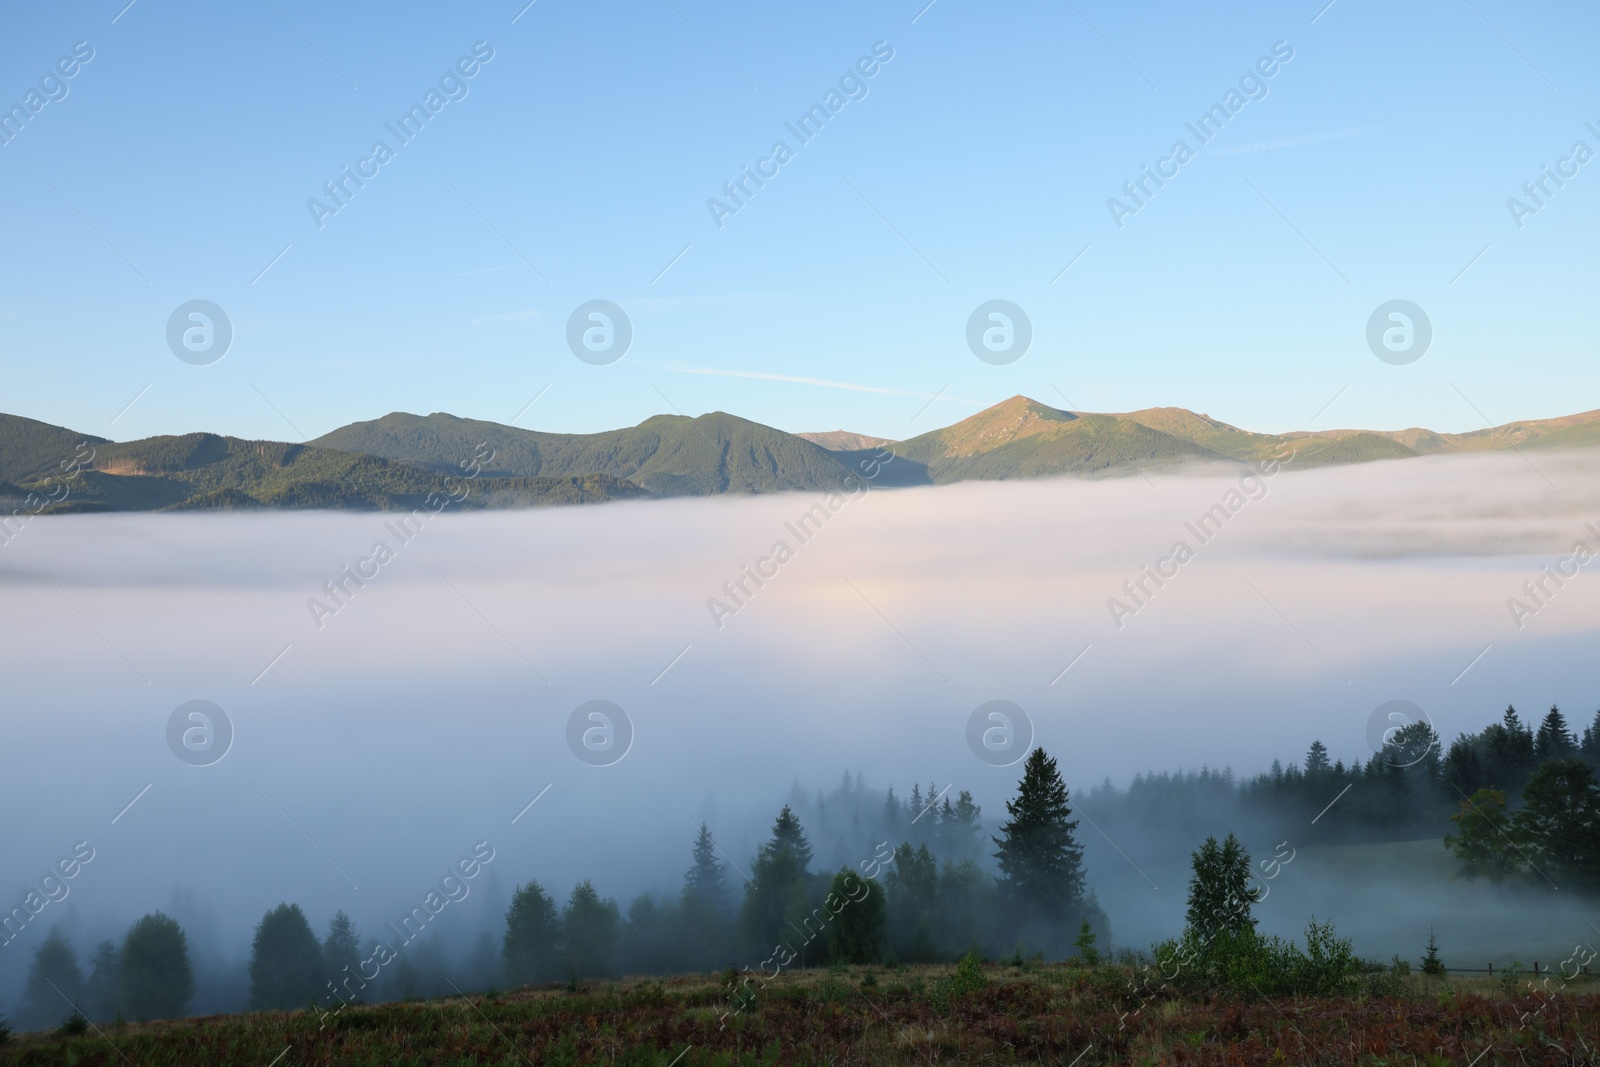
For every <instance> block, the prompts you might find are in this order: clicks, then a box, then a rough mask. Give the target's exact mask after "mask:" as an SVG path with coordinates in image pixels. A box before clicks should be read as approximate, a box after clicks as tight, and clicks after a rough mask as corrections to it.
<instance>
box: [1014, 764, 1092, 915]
mask: <svg viewBox="0 0 1600 1067" xmlns="http://www.w3.org/2000/svg"><path fill="white" fill-rule="evenodd" d="M1006 813H1007V814H1008V815H1010V816H1011V818H1010V819H1009V820H1007V821H1006V822H1005V823H1003V824H1001V826H1000V834H1001V836H1000V837H996V838H992V839H991V840H993V841H994V843H995V844H996V845H997V846H999V850H998V851H997V852H996V853H995V860H996V861H997V863H998V864H999V867H1000V872H1001V877H1000V886H1001V889H1002V891H1003V895H1004V896H1005V897H1006V898H1008V899H1009V900H1010V901H1011V902H1012V903H1013V904H1014V905H1015V906H1017V907H1018V908H1020V909H1021V910H1022V911H1023V912H1024V913H1027V914H1030V915H1035V916H1039V917H1041V918H1044V919H1048V920H1052V921H1059V920H1061V919H1062V918H1064V917H1066V916H1068V915H1070V914H1072V913H1074V912H1076V911H1077V909H1078V907H1079V905H1080V904H1081V903H1082V900H1083V846H1081V845H1079V844H1078V842H1077V840H1076V838H1074V836H1073V833H1072V832H1073V830H1075V829H1077V826H1078V822H1077V820H1076V819H1070V818H1069V816H1070V815H1071V814H1072V809H1071V808H1070V807H1069V806H1068V805H1067V786H1066V783H1065V782H1063V781H1062V780H1061V773H1060V772H1059V771H1058V770H1057V769H1056V761H1055V760H1053V759H1051V758H1050V756H1048V755H1047V754H1046V753H1045V751H1044V749H1042V748H1036V749H1034V750H1033V751H1032V752H1030V753H1028V759H1027V762H1026V763H1025V764H1024V765H1023V773H1022V780H1021V781H1020V782H1018V783H1017V796H1016V799H1015V800H1008V801H1006Z"/></svg>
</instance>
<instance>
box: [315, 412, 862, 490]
mask: <svg viewBox="0 0 1600 1067" xmlns="http://www.w3.org/2000/svg"><path fill="white" fill-rule="evenodd" d="M480 442H487V443H488V444H489V446H490V447H491V448H493V449H495V458H494V463H493V464H492V465H491V466H490V467H489V468H488V469H486V470H485V473H486V474H496V475H507V476H520V477H533V476H539V475H544V476H561V477H565V476H570V475H575V474H596V473H598V474H607V475H610V476H611V477H613V478H618V479H626V480H628V481H631V482H634V483H635V484H637V485H640V486H642V487H644V488H645V489H647V490H649V491H650V492H651V493H654V494H656V495H658V496H705V495H708V494H711V493H730V492H732V493H748V492H756V493H771V492H781V491H783V490H799V489H836V488H839V487H841V486H842V485H843V484H844V480H845V478H846V477H847V476H848V475H849V474H850V470H851V468H850V467H849V466H847V465H846V462H845V461H844V460H842V459H841V458H840V457H839V456H837V455H835V454H834V453H832V452H829V451H828V450H827V449H825V448H822V447H821V446H819V445H816V444H813V443H812V442H810V441H806V440H804V439H802V438H800V437H797V436H795V435H794V434H787V433H784V432H783V431H782V430H774V429H773V428H772V427H770V426H763V425H761V424H760V423H757V422H750V421H749V420H747V419H741V418H737V417H735V416H733V415H727V414H724V413H723V412H720V411H717V412H712V413H711V414H709V415H702V416H700V417H699V418H697V419H690V418H685V417H683V416H681V415H657V416H655V417H654V418H650V419H646V420H645V421H644V422H642V423H640V424H639V425H637V426H631V427H628V428H627V429H622V430H607V431H605V432H604V433H592V434H562V433H540V432H538V431H535V430H520V429H517V428H516V427H515V426H502V425H500V424H499V423H493V422H478V421H476V420H473V419H459V418H456V417H455V416H454V415H445V414H433V415H428V416H426V417H424V416H421V415H409V414H406V413H404V412H396V413H394V414H391V415H385V416H384V417H383V418H381V419H375V420H373V421H372V422H357V423H352V424H351V425H349V426H344V427H341V428H340V429H337V430H334V431H333V432H332V433H330V434H326V435H324V436H322V437H319V438H318V439H317V440H315V441H313V442H312V444H315V445H320V446H322V447H324V448H336V449H340V450H342V451H346V452H361V453H366V454H367V455H372V456H382V457H383V458H385V459H389V460H393V461H394V462H396V463H404V464H407V465H409V466H412V467H418V468H420V469H422V470H430V471H453V470H455V469H456V468H457V464H459V463H460V461H461V460H463V459H465V458H467V457H469V456H471V455H472V451H473V449H474V448H476V447H477V446H478V444H479V443H480Z"/></svg>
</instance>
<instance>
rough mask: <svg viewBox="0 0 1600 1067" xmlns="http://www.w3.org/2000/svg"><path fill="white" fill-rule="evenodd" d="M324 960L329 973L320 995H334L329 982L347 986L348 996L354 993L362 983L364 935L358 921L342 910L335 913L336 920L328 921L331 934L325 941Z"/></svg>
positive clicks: (336, 985)
mask: <svg viewBox="0 0 1600 1067" xmlns="http://www.w3.org/2000/svg"><path fill="white" fill-rule="evenodd" d="M322 960H323V969H324V970H325V971H326V972H327V977H326V978H325V979H324V980H323V985H322V987H321V988H320V989H319V990H318V995H319V996H323V997H327V996H332V995H333V993H332V991H331V990H329V989H328V984H329V983H332V984H333V985H334V986H335V987H336V988H338V989H340V990H341V991H345V990H348V991H346V992H345V993H344V995H345V996H350V995H352V994H353V993H354V992H355V991H356V990H357V989H359V988H360V986H361V985H362V984H363V983H362V978H361V973H360V972H361V935H360V934H359V933H357V932H356V924H355V923H353V922H351V921H350V916H348V915H346V914H345V913H344V912H343V911H340V912H339V913H338V914H336V915H334V917H333V921H332V922H330V923H329V924H328V936H327V937H325V938H323V941H322ZM345 982H348V983H349V986H348V987H346V986H345V985H343V983H345Z"/></svg>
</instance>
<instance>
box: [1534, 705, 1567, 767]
mask: <svg viewBox="0 0 1600 1067" xmlns="http://www.w3.org/2000/svg"><path fill="white" fill-rule="evenodd" d="M1577 748H1578V743H1577V741H1576V739H1574V738H1573V736H1572V731H1571V730H1569V729H1568V728H1567V720H1566V717H1565V716H1563V715H1562V714H1561V709H1560V708H1558V707H1556V706H1555V705H1554V704H1552V705H1550V710H1549V711H1548V712H1547V713H1546V714H1545V717H1544V721H1542V722H1541V723H1539V732H1538V733H1536V734H1534V737H1533V755H1534V758H1535V759H1537V760H1538V761H1539V762H1540V763H1543V762H1544V761H1545V760H1553V759H1562V760H1564V759H1571V758H1572V757H1573V756H1574V755H1575V754H1576V753H1577Z"/></svg>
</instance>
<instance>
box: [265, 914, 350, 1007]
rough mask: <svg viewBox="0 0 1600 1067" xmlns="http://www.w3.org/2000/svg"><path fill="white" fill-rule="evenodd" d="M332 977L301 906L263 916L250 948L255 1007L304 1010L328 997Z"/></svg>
mask: <svg viewBox="0 0 1600 1067" xmlns="http://www.w3.org/2000/svg"><path fill="white" fill-rule="evenodd" d="M329 977H330V975H329V974H328V973H327V964H326V962H325V960H324V959H323V955H322V946H321V945H320V944H318V942H317V935H316V934H314V933H312V932H311V924H310V923H309V922H307V921H306V916H305V913H304V912H303V911H301V910H300V905H298V904H279V905H278V906H277V907H276V908H273V909H272V910H271V911H269V912H267V913H266V915H264V916H262V919H261V922H260V923H259V924H258V925H257V926H256V936H255V941H254V943H253V944H252V945H251V948H250V1004H251V1006H252V1007H255V1008H277V1009H280V1010H283V1009H289V1008H303V1007H305V1006H307V1005H308V1004H311V1003H312V1002H313V1001H315V1000H318V999H319V998H320V997H322V996H323V995H325V994H326V993H327V988H326V985H327V981H328V978H329Z"/></svg>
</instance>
